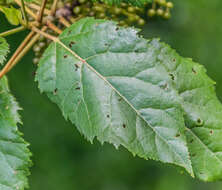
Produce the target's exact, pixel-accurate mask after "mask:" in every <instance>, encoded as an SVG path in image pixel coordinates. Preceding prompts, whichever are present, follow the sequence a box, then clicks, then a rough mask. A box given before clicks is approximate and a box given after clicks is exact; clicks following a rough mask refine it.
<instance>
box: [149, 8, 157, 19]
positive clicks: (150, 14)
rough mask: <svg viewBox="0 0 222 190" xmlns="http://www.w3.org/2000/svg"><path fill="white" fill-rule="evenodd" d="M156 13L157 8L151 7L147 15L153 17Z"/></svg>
mask: <svg viewBox="0 0 222 190" xmlns="http://www.w3.org/2000/svg"><path fill="white" fill-rule="evenodd" d="M155 14H156V11H155V9H150V10H148V13H147V15H148V16H149V17H153V16H155Z"/></svg>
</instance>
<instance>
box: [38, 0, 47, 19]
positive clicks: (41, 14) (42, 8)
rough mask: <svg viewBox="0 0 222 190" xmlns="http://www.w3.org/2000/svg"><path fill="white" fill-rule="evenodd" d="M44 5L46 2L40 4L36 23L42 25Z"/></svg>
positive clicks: (45, 0)
mask: <svg viewBox="0 0 222 190" xmlns="http://www.w3.org/2000/svg"><path fill="white" fill-rule="evenodd" d="M46 3H47V0H42V4H41V7H40V10H39V14H38V16H37V21H38V22H39V23H42V18H43V14H44V10H45V6H46Z"/></svg>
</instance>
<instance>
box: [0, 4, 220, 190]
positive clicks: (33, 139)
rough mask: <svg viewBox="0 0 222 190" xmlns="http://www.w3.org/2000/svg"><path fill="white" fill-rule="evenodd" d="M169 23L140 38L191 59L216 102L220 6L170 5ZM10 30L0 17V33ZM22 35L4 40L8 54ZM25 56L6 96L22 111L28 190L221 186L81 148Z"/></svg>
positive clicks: (202, 189) (106, 149) (109, 150)
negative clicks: (209, 82)
mask: <svg viewBox="0 0 222 190" xmlns="http://www.w3.org/2000/svg"><path fill="white" fill-rule="evenodd" d="M173 2H174V4H175V8H174V10H173V13H172V14H173V17H172V19H171V20H170V21H162V20H159V19H157V20H153V21H149V23H148V24H147V25H146V27H144V30H143V32H142V33H143V35H144V36H145V37H146V38H152V37H158V38H160V39H161V40H162V41H164V42H167V43H168V44H170V45H171V46H172V47H173V48H175V49H176V50H177V51H178V52H179V53H180V54H181V55H182V56H185V57H191V58H193V60H194V61H196V62H199V63H201V64H203V65H205V67H206V68H207V70H208V74H209V75H210V77H211V78H213V79H214V80H215V81H216V82H217V86H216V90H217V94H218V98H219V99H220V100H222V74H221V73H222V72H221V70H222V1H221V0H211V1H209V0H184V1H182V0H177V1H176V0H174V1H173ZM7 28H10V26H9V25H8V24H7V23H6V22H5V21H4V19H3V17H2V16H1V17H0V31H4V30H6V29H7ZM24 36H25V34H24V33H23V34H16V35H14V36H11V37H9V38H7V40H8V42H9V43H10V48H11V51H12V52H13V51H14V50H15V49H16V47H17V46H18V44H19V42H20V41H21V40H22V38H23V37H24ZM32 58H33V53H32V52H30V53H29V54H28V55H26V56H25V57H24V59H23V60H22V61H21V62H20V63H19V65H17V66H16V67H15V68H14V69H13V70H12V71H11V72H10V73H9V75H8V76H9V80H10V86H11V90H12V92H13V93H14V95H15V96H16V98H17V100H18V101H19V103H20V105H21V106H22V107H23V109H24V110H23V111H21V112H20V113H21V115H22V118H23V123H24V125H23V126H22V127H21V128H20V129H21V130H22V132H23V133H24V136H25V139H26V140H27V141H28V142H30V144H31V146H30V149H31V151H32V152H33V157H32V159H33V162H34V166H33V167H32V169H31V172H32V175H31V176H30V178H29V179H30V189H31V190H39V189H41V190H51V189H52V190H211V189H213V190H221V189H222V182H216V183H203V182H200V181H199V180H197V179H192V178H191V177H190V176H188V175H187V174H186V173H183V172H182V171H181V170H180V169H178V168H175V167H173V166H169V165H163V164H161V163H157V162H154V161H152V160H148V161H146V160H142V159H140V158H137V157H133V156H132V155H131V154H130V153H129V152H127V151H126V150H125V149H123V148H120V150H116V149H115V148H114V147H113V146H111V145H108V144H105V145H103V146H101V145H100V144H99V143H97V142H95V144H94V145H92V144H90V143H89V142H87V141H86V140H85V139H84V138H83V137H82V136H81V135H80V134H79V133H78V131H77V130H76V129H75V127H74V126H72V125H71V124H70V123H69V122H67V121H65V120H64V118H63V117H62V115H61V113H60V111H59V110H58V108H57V107H56V106H55V105H54V104H52V103H51V102H49V101H48V99H47V97H46V96H45V95H41V94H40V93H39V91H38V89H37V84H36V83H35V82H34V76H33V73H34V71H35V69H36V68H35V66H34V65H33V64H32Z"/></svg>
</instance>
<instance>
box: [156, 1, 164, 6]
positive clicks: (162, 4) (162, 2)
mask: <svg viewBox="0 0 222 190" xmlns="http://www.w3.org/2000/svg"><path fill="white" fill-rule="evenodd" d="M157 3H158V4H159V5H160V6H165V5H166V0H157Z"/></svg>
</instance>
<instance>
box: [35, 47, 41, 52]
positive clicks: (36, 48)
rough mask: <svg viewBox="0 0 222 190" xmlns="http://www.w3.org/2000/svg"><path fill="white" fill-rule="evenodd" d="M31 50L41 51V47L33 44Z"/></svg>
mask: <svg viewBox="0 0 222 190" xmlns="http://www.w3.org/2000/svg"><path fill="white" fill-rule="evenodd" d="M33 51H34V52H40V51H41V48H40V47H39V46H38V45H35V46H34V47H33Z"/></svg>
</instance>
